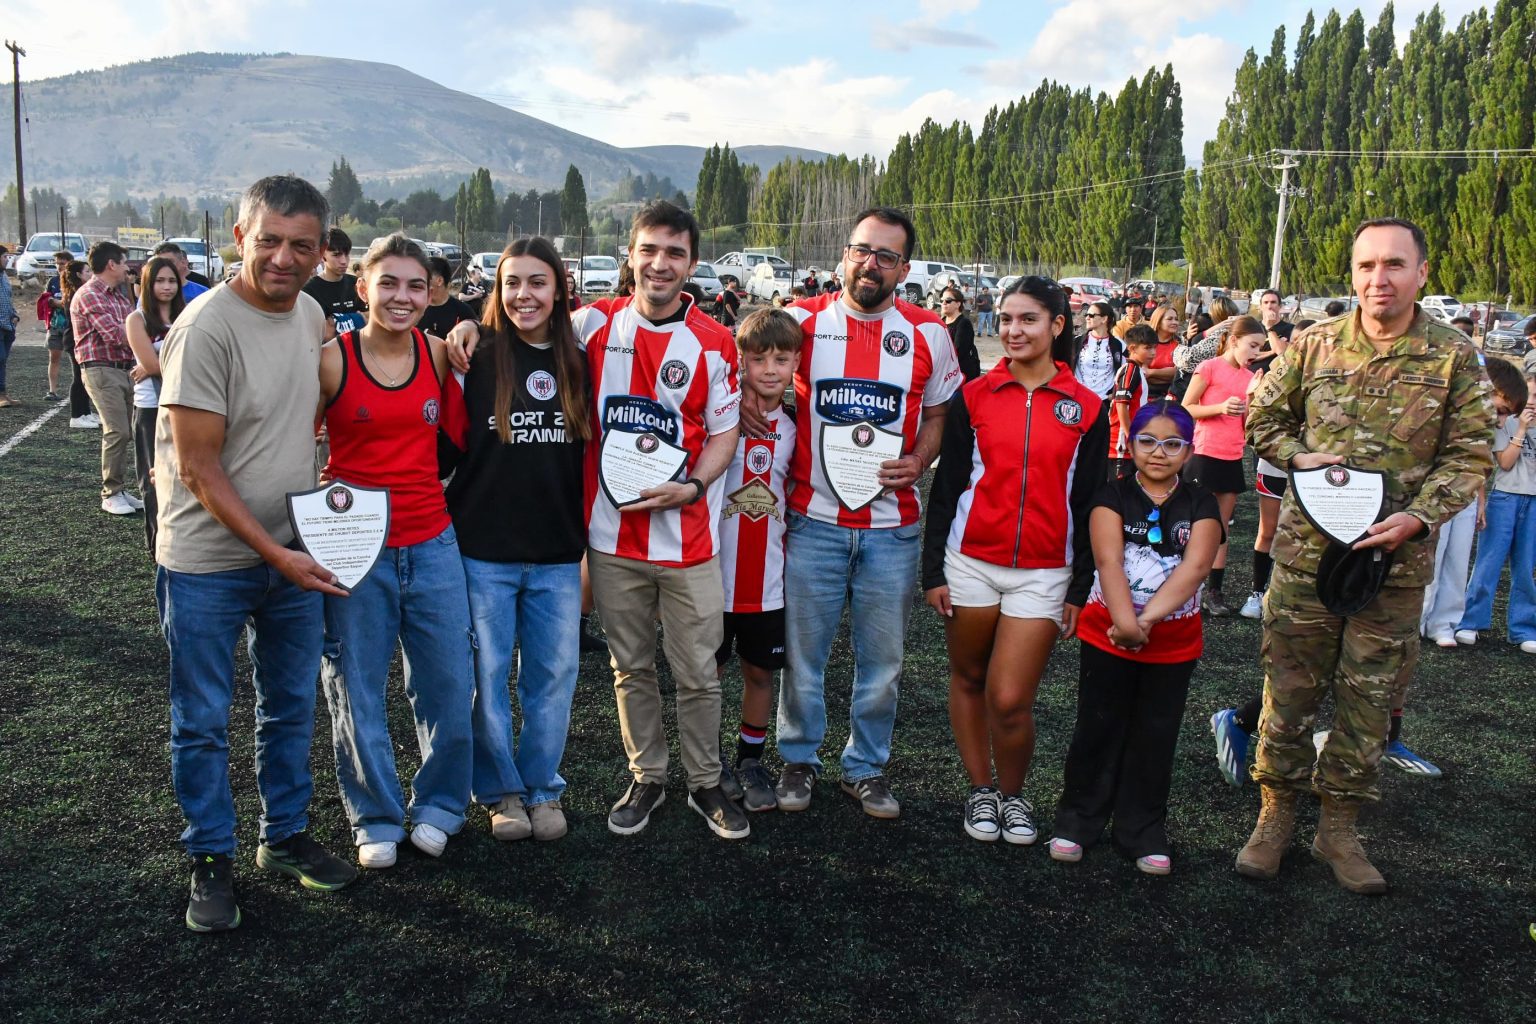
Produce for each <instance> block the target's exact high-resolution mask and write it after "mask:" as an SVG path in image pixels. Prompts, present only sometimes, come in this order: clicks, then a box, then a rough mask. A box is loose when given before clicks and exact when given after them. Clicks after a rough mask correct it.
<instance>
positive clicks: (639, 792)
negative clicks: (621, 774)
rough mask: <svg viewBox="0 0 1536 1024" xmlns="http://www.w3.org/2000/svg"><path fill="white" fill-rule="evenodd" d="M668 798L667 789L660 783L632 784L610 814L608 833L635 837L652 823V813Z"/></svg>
mask: <svg viewBox="0 0 1536 1024" xmlns="http://www.w3.org/2000/svg"><path fill="white" fill-rule="evenodd" d="M666 798H667V791H666V787H664V786H663V785H662V784H661V783H659V782H631V783H630V784H629V788H628V789H627V790H625V791H624V796H623V797H621V798H620V799H619V802H618V803H616V804H614V805H613V810H611V811H609V812H608V831H609V832H612V833H614V834H615V835H620V836H632V835H634V834H635V833H636V832H639V831H640V830H642V829H644V828H645V826H647V825H649V824H650V823H651V812H652V811H654V810H655V809H656V808H658V807H660V806H661V802H662V801H663V800H665V799H666Z"/></svg>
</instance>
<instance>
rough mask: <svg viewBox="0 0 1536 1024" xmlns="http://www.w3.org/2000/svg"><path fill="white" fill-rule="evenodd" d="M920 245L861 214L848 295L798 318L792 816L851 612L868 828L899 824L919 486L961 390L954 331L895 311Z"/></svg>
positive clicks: (884, 211) (900, 229) (852, 780)
mask: <svg viewBox="0 0 1536 1024" xmlns="http://www.w3.org/2000/svg"><path fill="white" fill-rule="evenodd" d="M915 242H916V232H915V230H914V229H913V227H912V222H911V221H910V220H908V219H907V217H906V216H905V215H903V214H902V213H901V212H900V211H897V210H893V209H889V208H885V207H878V208H874V209H870V210H866V211H864V212H863V213H861V214H859V215H858V216H857V217H856V218H854V223H853V230H852V232H851V233H850V235H849V238H848V245H847V246H846V247H845V248H844V250H843V263H842V275H841V277H842V279H843V282H844V287H843V290H842V292H841V293H840V294H838V295H822V296H820V297H818V298H814V299H806V300H804V301H801V302H796V303H793V304H791V305H790V306H789V307H788V311H789V312H790V313H791V314H792V315H793V316H794V317H795V318H796V319H797V320H798V321H799V322H800V328H801V331H802V333H803V335H804V349H803V352H802V355H801V359H800V368H799V370H798V371H797V372H796V373H795V398H796V404H797V406H798V408H799V416H800V421H799V422H800V423H801V429H800V431H799V434H798V437H797V438H796V441H795V453H794V458H793V460H792V461H791V463H790V470H789V478H790V483H789V513H788V518H787V523H786V529H787V534H786V538H785V547H786V566H785V570H784V590H785V613H786V622H785V625H786V633H787V635H786V655H787V659H788V663H787V666H786V668H785V672H784V679H783V682H782V684H781V686H780V689H779V713H778V748H779V754H780V756H781V757H783V759H784V762H785V767H784V774H783V776H782V777H781V778H780V780H779V785H778V787H777V789H776V795H777V797H778V801H779V808H780V809H781V810H786V811H800V810H804V809H805V808H807V807H809V806H810V803H811V793H812V789H813V788H814V785H815V781H816V775H817V773H818V772H819V771H820V769H821V761H820V759H819V757H818V756H817V752H818V750H819V748H820V747H821V742H822V740H823V738H824V737H825V734H826V729H827V708H826V698H825V695H824V692H823V691H824V686H825V678H826V665H827V661H828V659H829V658H830V656H831V653H832V641H833V639H834V637H835V636H836V635H837V630H838V624H839V622H840V621H841V619H842V614H843V609H844V607H845V606H846V607H848V609H849V612H850V615H851V620H852V630H853V648H854V651H855V657H854V673H853V698H852V701H851V702H850V703H851V710H850V717H851V719H852V721H851V722H850V734H849V737H848V741H847V743H846V744H845V745H844V747H843V753H842V770H843V772H842V789H843V791H844V792H845V793H847V794H849V795H850V796H852V797H853V798H854V799H856V800H858V801H859V803H860V805H861V807H862V808H863V810H864V812H865V813H866V814H869V815H871V816H872V817H876V818H895V817H897V816H899V815H900V813H901V804H900V803H899V802H898V801H897V800H896V798H895V796H893V795H892V793H891V789H890V785H889V784H888V782H887V781H886V778H885V767H886V762H887V761H889V759H890V754H891V734H892V731H893V729H894V726H895V722H896V696H897V684H898V682H899V680H900V678H901V662H902V653H903V646H904V644H905V641H906V632H907V618H908V615H909V613H910V612H911V609H912V593H913V590H914V588H915V587H916V584H917V568H918V555H919V551H920V547H921V543H922V542H921V532H922V531H921V526H920V524H919V522H918V516H919V511H920V510H919V505H918V496H917V486H916V485H917V481H918V479H919V478H920V477H921V476H922V475H923V472H924V471H925V470H926V469H927V468H928V465H929V463H931V462H932V461H933V459H934V457H935V456H936V455H937V454H938V450H939V440H940V437H941V436H942V434H943V430H944V413H945V408H946V403H947V402H948V401H949V399H950V396H951V395H953V394H954V392H955V389H956V388H957V387H958V386H959V385H960V382H961V379H962V375H961V371H960V365H959V362H958V360H957V358H956V356H955V348H954V345H953V344H952V343H951V342H950V338H949V333H948V331H947V330H946V329H945V326H944V324H943V322H942V321H941V320H940V319H939V318H938V317H937V316H935V315H934V314H933V313H931V312H929V311H928V310H925V309H922V308H920V307H918V306H914V305H912V304H911V303H908V302H905V301H899V300H897V299H896V297H895V296H896V289H897V287H898V286H899V285H900V284H901V281H902V279H903V278H905V277H906V275H907V271H908V270H909V267H910V264H909V261H910V260H911V258H912V249H913V245H914V243H915ZM742 422H743V424H744V425H745V427H746V428H747V430H748V431H750V432H759V433H760V432H762V431H763V429H764V428H765V424H764V423H763V421H762V417H761V414H760V412H759V410H758V409H757V405H756V402H755V401H753V400H752V398H751V396H745V397H744V400H743V405H742ZM860 449H862V450H865V451H868V450H871V449H874V450H884V451H887V452H890V453H892V456H891V457H890V458H887V459H885V460H884V461H881V462H880V463H879V464H878V466H873V465H872V463H871V462H870V461H864V462H860V460H859V457H858V456H857V450H860ZM864 458H865V459H866V460H868V459H870V458H871V457H870V456H868V455H866V456H865V457H864ZM861 467H862V472H861ZM871 468H873V469H874V472H873V473H870V472H868V470H869V469H871Z"/></svg>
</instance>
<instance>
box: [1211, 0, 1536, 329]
mask: <svg viewBox="0 0 1536 1024" xmlns="http://www.w3.org/2000/svg"><path fill="white" fill-rule="evenodd" d="M1394 16H1395V12H1394V10H1393V8H1392V5H1391V4H1388V5H1387V6H1386V8H1384V9H1383V11H1382V12H1381V15H1380V17H1379V18H1378V19H1377V21H1376V23H1375V24H1374V25H1373V26H1372V27H1371V28H1369V29H1367V28H1366V25H1365V20H1364V18H1363V17H1362V16H1361V14H1360V13H1359V12H1358V11H1356V12H1354V13H1352V14H1350V15H1348V16H1344V17H1341V16H1340V15H1339V14H1338V13H1337V12H1330V13H1329V14H1328V15H1327V16H1326V17H1324V18H1323V20H1322V22H1321V24H1318V23H1317V22H1316V21H1315V20H1314V19H1313V18H1312V17H1311V16H1308V18H1307V19H1306V21H1305V22H1304V23H1303V24H1302V26H1301V30H1300V32H1299V33H1298V34H1297V37H1296V42H1295V47H1294V50H1293V51H1292V52H1291V54H1290V56H1289V58H1288V57H1287V53H1286V37H1285V30H1284V29H1283V28H1281V29H1278V30H1277V31H1276V32H1275V35H1274V38H1273V40H1272V42H1271V45H1270V49H1269V53H1268V54H1267V55H1266V56H1265V57H1263V58H1262V59H1261V58H1259V56H1258V55H1257V54H1256V53H1254V52H1253V51H1252V50H1250V51H1249V52H1248V54H1247V55H1246V57H1245V58H1244V61H1243V63H1242V65H1241V66H1240V67H1239V68H1238V71H1237V75H1236V77H1235V81H1234V87H1233V92H1232V96H1231V98H1230V99H1229V100H1228V102H1227V108H1226V114H1225V116H1224V117H1223V118H1222V120H1221V123H1220V124H1219V125H1218V126H1217V130H1216V136H1215V138H1214V139H1212V141H1210V142H1209V143H1207V144H1206V146H1205V151H1204V163H1205V168H1204V169H1203V170H1202V172H1201V174H1200V180H1199V183H1198V187H1197V188H1187V189H1186V190H1185V192H1184V236H1183V241H1184V249H1185V253H1186V254H1187V255H1188V256H1189V258H1190V259H1191V260H1192V261H1193V263H1194V265H1195V274H1196V276H1197V277H1200V278H1202V279H1204V280H1218V281H1223V282H1228V283H1233V284H1238V285H1241V286H1244V287H1249V286H1252V285H1254V284H1260V283H1267V282H1268V280H1269V271H1270V267H1269V262H1270V247H1271V244H1272V240H1273V237H1274V229H1275V217H1276V212H1277V201H1276V196H1275V191H1274V188H1275V186H1276V185H1278V183H1279V179H1280V172H1279V171H1278V170H1275V169H1273V163H1274V159H1273V156H1272V154H1271V151H1273V150H1277V149H1290V150H1329V151H1343V154H1344V155H1338V156H1316V155H1302V156H1299V157H1298V158H1297V162H1298V165H1299V166H1298V167H1297V169H1296V170H1295V171H1294V172H1293V173H1292V177H1291V184H1292V185H1293V186H1296V187H1299V188H1300V189H1301V190H1302V191H1301V193H1299V194H1297V195H1294V196H1292V198H1291V213H1290V216H1289V222H1288V225H1287V231H1286V238H1285V251H1284V260H1283V266H1282V268H1281V287H1282V289H1283V290H1286V291H1305V292H1308V293H1311V294H1343V293H1344V292H1345V291H1346V290H1347V285H1348V280H1349V241H1350V234H1351V232H1352V230H1353V227H1354V225H1355V223H1357V222H1358V221H1359V220H1360V219H1362V218H1364V217H1376V216H1401V217H1407V218H1409V219H1411V220H1413V221H1415V222H1416V223H1418V224H1420V225H1421V226H1422V227H1423V228H1424V231H1425V234H1426V236H1427V237H1428V240H1429V246H1430V281H1429V290H1430V291H1443V292H1451V293H1454V294H1458V295H1461V296H1462V297H1463V298H1480V297H1486V296H1497V297H1500V298H1502V297H1503V296H1505V295H1506V294H1509V295H1513V297H1514V299H1515V301H1516V302H1531V301H1533V300H1536V237H1533V229H1536V161H1533V160H1532V159H1530V157H1529V156H1524V155H1518V156H1506V157H1503V158H1501V159H1497V160H1495V159H1491V158H1477V157H1473V156H1467V157H1449V158H1448V157H1443V156H1438V155H1435V154H1434V153H1432V152H1428V151H1434V150H1446V149H1452V150H1495V149H1499V150H1518V149H1528V148H1530V147H1531V146H1533V145H1536V0H1498V2H1497V3H1496V4H1495V6H1494V8H1493V11H1492V13H1491V14H1490V13H1489V12H1488V11H1487V10H1478V11H1475V12H1473V13H1471V14H1468V15H1467V16H1465V17H1464V18H1462V20H1461V21H1460V23H1459V24H1457V25H1456V26H1455V27H1454V28H1447V26H1446V23H1445V19H1444V17H1443V15H1442V14H1441V12H1440V10H1439V8H1438V7H1437V8H1433V9H1431V10H1430V11H1428V12H1426V13H1424V14H1421V15H1419V16H1418V17H1417V18H1416V19H1415V21H1414V26H1413V29H1412V31H1411V32H1410V33H1409V35H1408V38H1407V41H1406V43H1405V45H1404V46H1403V48H1402V50H1401V52H1399V51H1398V50H1397V48H1396V46H1395V42H1394V34H1393V29H1394ZM1392 153H1395V154H1398V155H1388V154H1392ZM1231 160H1238V161H1241V162H1239V163H1237V164H1236V165H1230V164H1229V165H1227V166H1221V165H1220V162H1221V161H1231Z"/></svg>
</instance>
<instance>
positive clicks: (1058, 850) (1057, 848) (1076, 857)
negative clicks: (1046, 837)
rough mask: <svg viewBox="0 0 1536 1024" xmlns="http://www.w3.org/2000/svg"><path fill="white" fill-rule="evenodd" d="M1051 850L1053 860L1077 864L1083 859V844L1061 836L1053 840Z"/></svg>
mask: <svg viewBox="0 0 1536 1024" xmlns="http://www.w3.org/2000/svg"><path fill="white" fill-rule="evenodd" d="M1050 851H1051V860H1059V861H1062V862H1063V863H1066V864H1076V863H1077V862H1078V861H1080V860H1082V859H1083V848H1082V846H1081V845H1079V844H1077V843H1074V842H1073V841H1072V840H1070V839H1063V838H1061V837H1060V836H1057V837H1056V838H1054V839H1052V840H1051V843H1050Z"/></svg>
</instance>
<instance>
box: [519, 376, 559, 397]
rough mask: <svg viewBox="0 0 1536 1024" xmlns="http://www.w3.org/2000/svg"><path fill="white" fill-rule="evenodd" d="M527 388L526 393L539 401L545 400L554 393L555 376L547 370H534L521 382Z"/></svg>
mask: <svg viewBox="0 0 1536 1024" xmlns="http://www.w3.org/2000/svg"><path fill="white" fill-rule="evenodd" d="M523 386H524V387H526V388H527V389H528V394H529V395H531V396H533V397H534V398H537V399H538V400H539V401H541V402H547V401H549V400H550V399H551V398H553V397H554V395H555V378H554V375H553V374H551V373H550V372H549V371H548V370H534V371H533V372H532V373H530V374H529V375H528V379H527V380H526V381H524V382H523Z"/></svg>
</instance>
